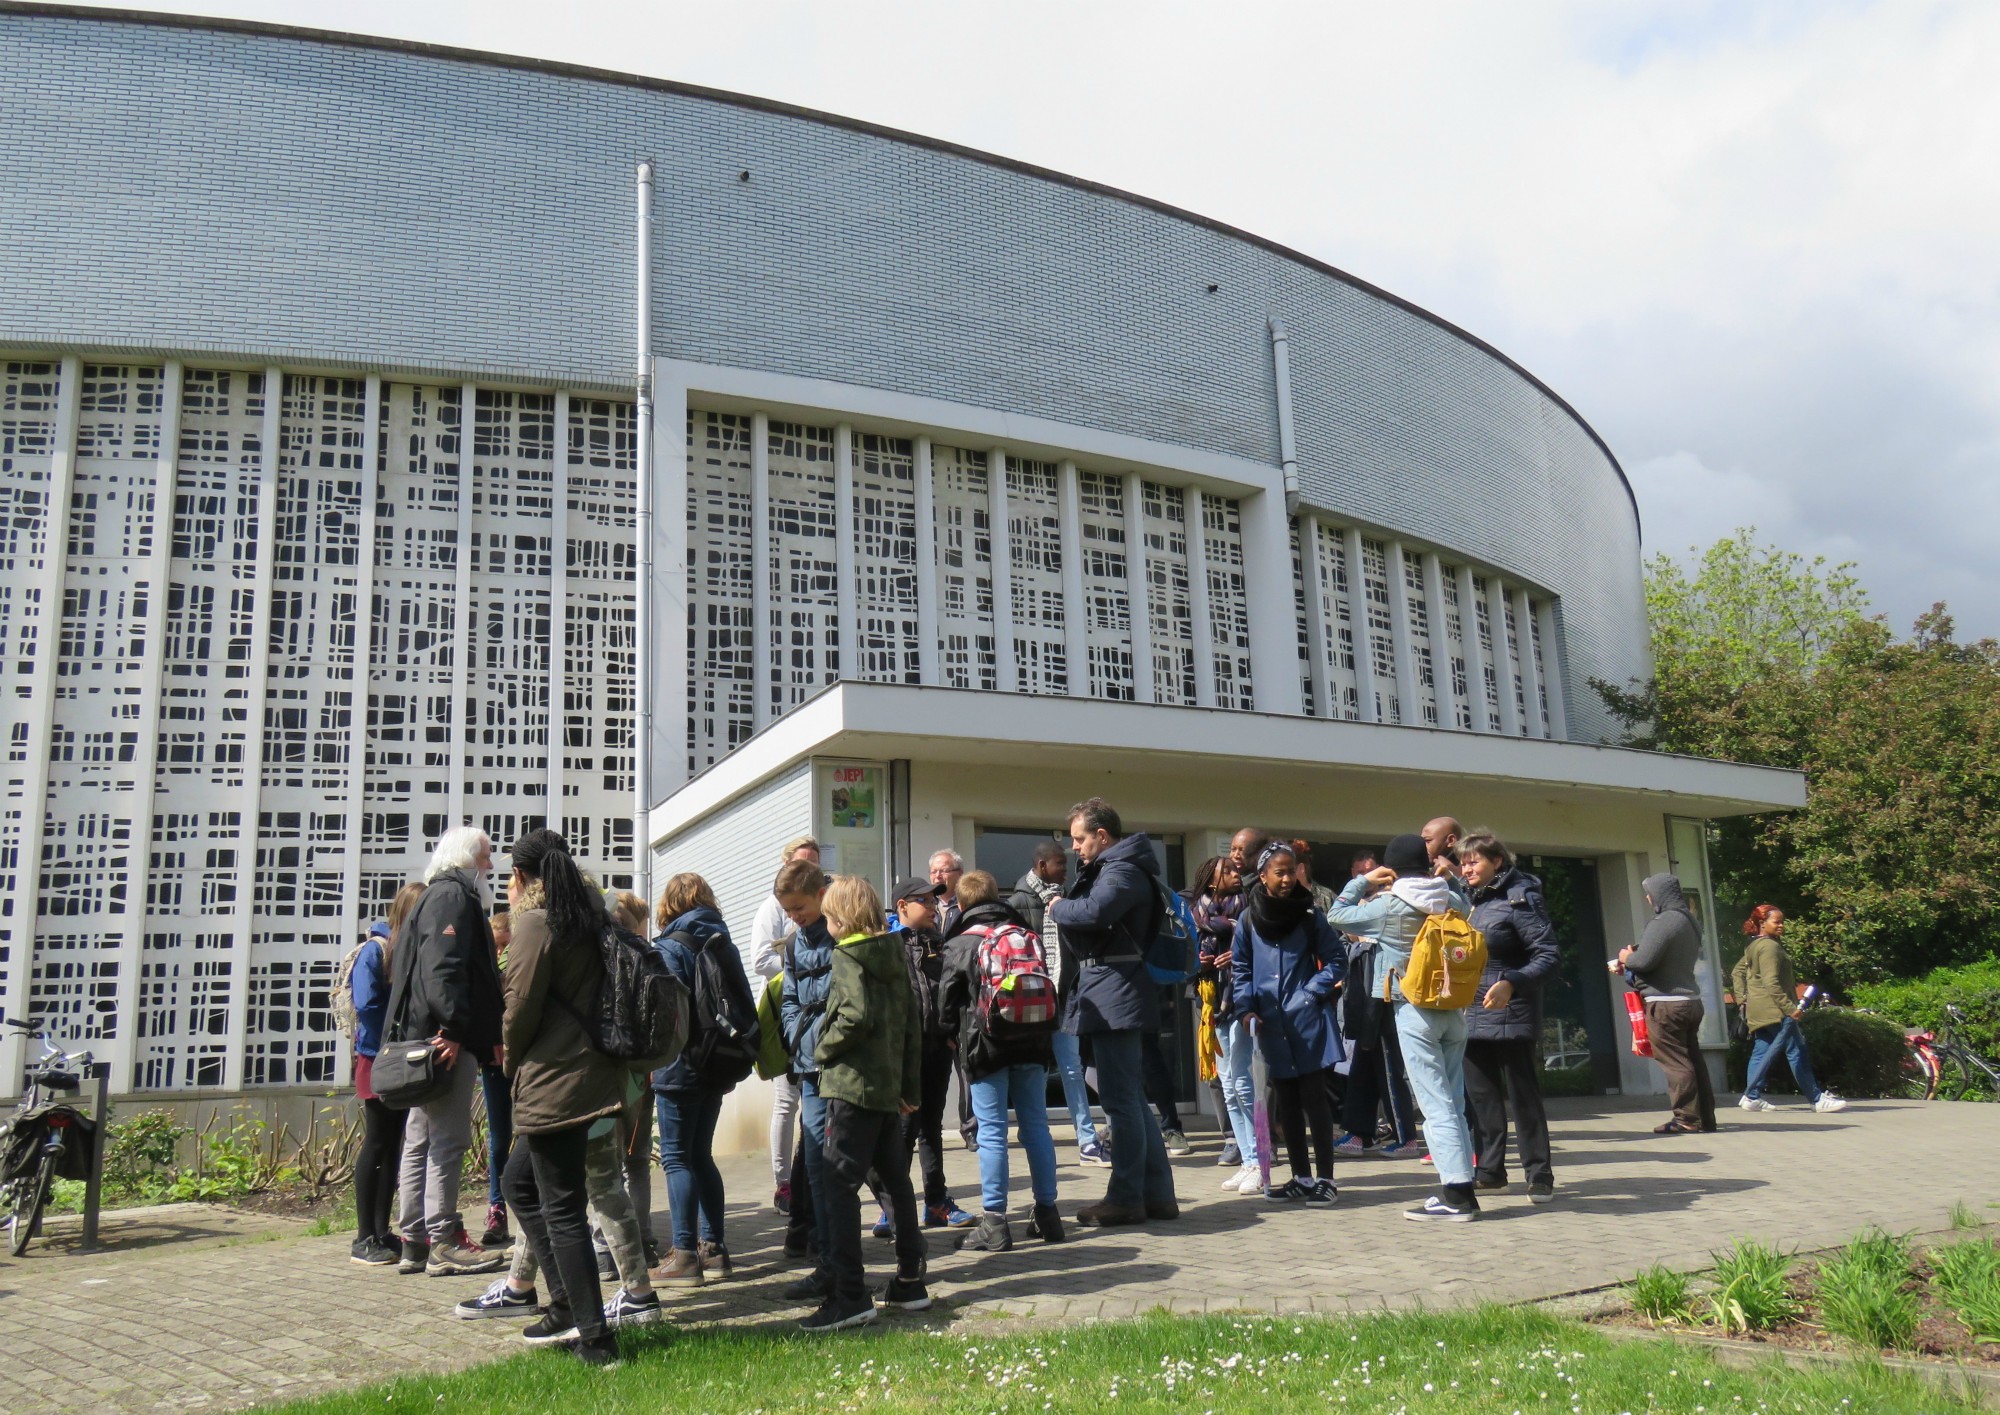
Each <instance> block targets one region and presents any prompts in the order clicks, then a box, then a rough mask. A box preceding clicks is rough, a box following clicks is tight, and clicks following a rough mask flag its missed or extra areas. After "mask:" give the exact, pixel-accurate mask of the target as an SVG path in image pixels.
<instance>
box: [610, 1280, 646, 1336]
mask: <svg viewBox="0 0 2000 1415" xmlns="http://www.w3.org/2000/svg"><path fill="white" fill-rule="evenodd" d="M659 1320H660V1296H659V1294H658V1293H657V1292H648V1293H647V1294H646V1295H645V1296H644V1297H634V1296H633V1295H632V1294H631V1293H630V1292H627V1291H626V1290H625V1289H624V1288H622V1287H621V1288H619V1289H618V1290H617V1291H616V1292H614V1293H612V1294H611V1300H610V1301H609V1302H606V1303H605V1304H604V1325H606V1326H607V1327H647V1326H651V1325H653V1323H655V1322H657V1321H659Z"/></svg>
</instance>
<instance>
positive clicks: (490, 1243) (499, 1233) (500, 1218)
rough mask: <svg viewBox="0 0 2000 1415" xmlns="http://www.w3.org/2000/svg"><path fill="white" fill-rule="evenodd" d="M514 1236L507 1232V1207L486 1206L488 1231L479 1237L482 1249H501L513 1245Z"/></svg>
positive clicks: (502, 1205)
mask: <svg viewBox="0 0 2000 1415" xmlns="http://www.w3.org/2000/svg"><path fill="white" fill-rule="evenodd" d="M513 1241H514V1240H513V1236H512V1235H511V1234H509V1233H508V1232H507V1206H506V1205H505V1204H488V1205H487V1206H486V1231H485V1232H484V1233H482V1234H480V1235H479V1246H480V1247H482V1248H500V1247H504V1246H505V1245H507V1244H509V1243H512V1242H513Z"/></svg>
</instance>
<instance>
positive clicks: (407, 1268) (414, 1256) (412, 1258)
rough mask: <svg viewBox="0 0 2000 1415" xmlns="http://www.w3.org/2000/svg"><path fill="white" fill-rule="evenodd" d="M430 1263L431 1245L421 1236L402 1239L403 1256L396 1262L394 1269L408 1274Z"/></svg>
mask: <svg viewBox="0 0 2000 1415" xmlns="http://www.w3.org/2000/svg"><path fill="white" fill-rule="evenodd" d="M430 1263H431V1245H430V1244H429V1243H427V1242H425V1241H424V1240H423V1239H421V1238H405V1239H404V1240H403V1256H402V1258H401V1259H400V1260H399V1261H398V1262H397V1264H396V1271H397V1272H399V1273H403V1274H404V1275H406V1276H407V1275H408V1274H410V1273H420V1272H422V1271H423V1270H424V1269H425V1268H427V1267H429V1266H430Z"/></svg>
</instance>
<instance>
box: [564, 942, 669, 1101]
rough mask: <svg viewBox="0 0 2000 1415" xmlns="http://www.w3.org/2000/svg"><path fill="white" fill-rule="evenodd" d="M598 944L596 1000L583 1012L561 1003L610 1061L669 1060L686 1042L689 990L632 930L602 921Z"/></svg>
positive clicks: (656, 1064) (647, 1066) (645, 1067)
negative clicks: (599, 979)
mask: <svg viewBox="0 0 2000 1415" xmlns="http://www.w3.org/2000/svg"><path fill="white" fill-rule="evenodd" d="M597 943H598V952H599V956H600V958H601V959H602V960H603V963H604V979H603V981H602V982H600V983H599V984H598V986H597V1001H596V1003H595V1005H594V1006H593V1007H591V1009H590V1010H589V1011H588V1012H585V1011H582V1010H579V1009H578V1008H575V1007H571V1006H570V1004H569V1003H567V1002H563V1006H564V1007H566V1008H568V1009H569V1011H570V1012H572V1013H573V1014H574V1015H575V1016H576V1019H577V1020H578V1021H579V1022H581V1023H582V1024H583V1031H584V1035H585V1036H587V1037H588V1038H590V1044H591V1046H592V1047H593V1048H594V1049H595V1050H597V1051H598V1052H600V1053H602V1054H603V1055H605V1056H608V1057H610V1058H611V1059H612V1060H613V1061H622V1062H624V1063H625V1064H626V1065H628V1066H630V1067H631V1068H632V1069H633V1070H634V1071H657V1070H658V1069H659V1068H660V1067H662V1066H671V1065H673V1064H674V1062H675V1061H676V1060H677V1059H678V1058H679V1056H680V1054H681V1049H682V1048H683V1047H685V1046H686V1045H687V1040H688V990H687V989H686V988H684V987H682V986H681V980H680V979H679V978H676V977H675V976H674V975H673V974H672V973H670V972H668V971H667V965H666V962H665V961H664V960H663V959H662V958H661V957H660V955H659V954H658V953H656V952H655V951H654V950H653V946H652V945H651V944H650V943H647V942H646V940H644V939H643V938H640V937H639V936H638V935H637V934H632V933H627V932H625V930H623V929H621V928H619V927H618V926H617V925H615V924H611V923H606V924H605V926H604V931H603V933H601V934H600V935H599V936H598V941H597ZM551 995H552V996H553V994H551ZM557 1001H559V1002H562V1001H563V1000H562V999H560V998H558V999H557Z"/></svg>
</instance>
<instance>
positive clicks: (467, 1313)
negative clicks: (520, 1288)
mask: <svg viewBox="0 0 2000 1415" xmlns="http://www.w3.org/2000/svg"><path fill="white" fill-rule="evenodd" d="M541 1310H542V1304H541V1303H539V1302H537V1301H536V1300H535V1289H534V1288H532V1287H531V1288H529V1289H528V1290H527V1291H526V1292H516V1291H515V1290H514V1289H513V1288H511V1287H509V1286H508V1285H507V1279H506V1278H504V1277H496V1278H494V1279H493V1281H492V1283H491V1284H490V1285H489V1286H488V1287H487V1289H486V1290H485V1291H484V1292H482V1293H480V1294H479V1295H478V1296H477V1297H468V1298H466V1299H465V1300H464V1301H463V1302H461V1303H459V1304H458V1305H457V1306H456V1307H454V1308H452V1309H451V1314H452V1315H453V1316H454V1317H457V1318H459V1319H460V1320H462V1321H468V1322H470V1321H476V1320H477V1319H479V1318H480V1317H532V1316H534V1315H536V1314H537V1313H538V1312H540V1311H541Z"/></svg>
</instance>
